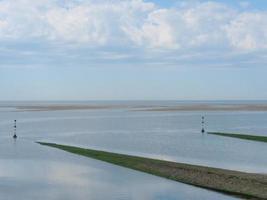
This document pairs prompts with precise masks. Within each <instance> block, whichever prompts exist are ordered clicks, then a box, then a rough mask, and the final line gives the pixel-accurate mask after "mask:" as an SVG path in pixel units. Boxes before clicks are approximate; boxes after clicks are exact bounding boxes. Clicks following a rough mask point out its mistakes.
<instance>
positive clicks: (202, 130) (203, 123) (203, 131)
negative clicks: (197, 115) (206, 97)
mask: <svg viewBox="0 0 267 200" xmlns="http://www.w3.org/2000/svg"><path fill="white" fill-rule="evenodd" d="M204 120H205V118H204V116H202V121H201V124H202V129H201V133H205V128H204V125H205V121H204Z"/></svg>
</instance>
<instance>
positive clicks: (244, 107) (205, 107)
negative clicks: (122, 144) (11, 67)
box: [1, 103, 267, 112]
mask: <svg viewBox="0 0 267 200" xmlns="http://www.w3.org/2000/svg"><path fill="white" fill-rule="evenodd" d="M1 107H2V108H3V107H5V108H15V109H16V111H63V110H100V109H127V110H131V111H147V112H171V111H173V112H177V111H267V103H262V104H219V103H216V104H214V103H213V104H209V103H186V104H176V105H164V103H163V104H162V105H160V104H159V105H153V104H151V105H149V104H144V105H140V104H137V105H135V104H101V105H96V104H51V105H41V104H40V105H19V106H14V107H13V106H1Z"/></svg>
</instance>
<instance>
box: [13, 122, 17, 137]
mask: <svg viewBox="0 0 267 200" xmlns="http://www.w3.org/2000/svg"><path fill="white" fill-rule="evenodd" d="M13 138H14V139H16V138H17V120H14V135H13Z"/></svg>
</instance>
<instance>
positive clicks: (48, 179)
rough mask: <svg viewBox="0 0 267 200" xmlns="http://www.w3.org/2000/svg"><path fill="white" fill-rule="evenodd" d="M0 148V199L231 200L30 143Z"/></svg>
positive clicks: (8, 143)
mask: <svg viewBox="0 0 267 200" xmlns="http://www.w3.org/2000/svg"><path fill="white" fill-rule="evenodd" d="M0 150H1V151H0V194H1V197H0V199H9V200H13V199H14V200H15V199H27V200H31V199H52V200H53V199H57V200H58V199H67V200H68V199H79V200H85V199H86V200H88V199H92V200H98V199H99V200H100V199H111V200H112V199H114V200H115V199H116V200H117V199H123V200H130V199H133V200H135V199H136V200H158V199H164V200H165V199H166V200H173V199H234V198H232V197H229V196H225V195H222V194H219V193H216V192H211V191H208V190H204V189H200V188H196V187H192V186H189V185H185V184H181V183H177V182H173V181H169V180H166V179H163V178H159V177H156V176H152V175H148V174H145V173H140V172H136V171H134V170H129V169H126V168H122V167H118V166H114V165H111V164H108V163H104V162H101V161H97V160H92V159H88V158H84V157H81V156H76V155H72V154H69V153H67V152H63V151H60V150H57V149H53V148H49V147H44V146H41V145H38V144H35V143H33V142H31V141H26V140H17V143H16V145H14V143H12V141H11V140H4V139H1V145H0ZM7 152H8V153H7Z"/></svg>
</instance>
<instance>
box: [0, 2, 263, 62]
mask: <svg viewBox="0 0 267 200" xmlns="http://www.w3.org/2000/svg"><path fill="white" fill-rule="evenodd" d="M247 7H248V5H246V6H242V5H241V6H240V8H234V7H231V6H229V5H226V4H223V3H215V2H211V1H207V2H194V3H192V2H191V3H187V2H186V1H185V2H180V3H177V4H175V5H173V6H172V7H168V8H164V7H160V6H158V5H156V4H155V3H153V2H147V1H146V2H145V1H143V0H124V1H121V0H112V1H108V0H99V1H90V0H89V1H88V0H86V1H85V0H68V1H67V0H66V1H64V0H39V1H31V0H16V1H10V0H2V1H0V42H1V43H2V45H1V46H2V47H0V53H1V54H2V56H0V57H5V58H6V59H3V60H2V62H1V63H0V65H1V66H2V65H8V64H18V63H21V62H23V63H31V62H32V63H34V64H36V63H37V61H34V60H32V59H31V60H29V57H30V56H32V55H35V56H38V55H39V56H40V57H42V59H44V60H43V64H46V63H53V62H54V61H55V60H58V61H57V62H59V63H58V64H63V63H64V60H67V61H68V62H73V63H75V61H77V60H79V62H81V64H86V63H90V62H92V63H94V64H96V63H101V62H104V61H103V60H105V59H106V60H113V61H114V60H127V61H132V62H134V61H136V64H145V63H146V62H149V63H155V64H156V63H163V64H166V63H168V62H170V63H169V64H173V65H179V64H181V63H190V64H194V63H192V59H194V58H195V59H196V62H199V61H203V63H204V64H211V65H213V64H214V63H215V62H216V59H219V60H223V61H224V62H225V63H224V64H225V65H227V64H229V63H231V64H232V65H235V64H240V62H241V61H242V62H246V63H257V62H258V60H259V57H260V59H262V61H263V62H262V63H261V64H265V63H266V57H264V55H265V54H264V53H265V52H266V49H267V11H258V10H252V9H249V8H247ZM12 52H13V53H12ZM52 53H53V55H54V57H53V55H52ZM9 54H14V55H13V56H15V57H17V59H20V62H16V61H14V63H12V62H11V63H10V61H7V58H8V56H7V55H9ZM67 55H71V56H70V57H71V58H70V57H68V58H67ZM248 56H249V57H251V59H249V60H247V59H246V58H247V57H248ZM44 57H46V58H44ZM159 57H162V58H161V59H159ZM211 57H212V58H211ZM213 59H214V60H213ZM60 60H61V61H62V62H61V63H60ZM167 61H168V62H167ZM102 64H103V63H102ZM114 64H116V62H115V63H114Z"/></svg>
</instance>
